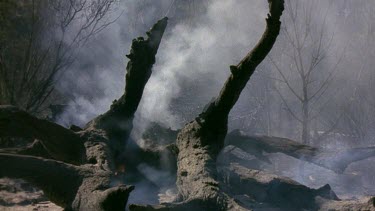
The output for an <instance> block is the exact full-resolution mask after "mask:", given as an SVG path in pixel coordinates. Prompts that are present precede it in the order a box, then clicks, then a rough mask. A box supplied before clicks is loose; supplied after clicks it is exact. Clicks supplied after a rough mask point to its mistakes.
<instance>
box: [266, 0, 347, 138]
mask: <svg viewBox="0 0 375 211" xmlns="http://www.w3.org/2000/svg"><path fill="white" fill-rule="evenodd" d="M316 2H317V1H286V3H285V5H286V7H285V10H286V17H285V22H286V23H287V24H285V25H284V27H283V28H282V34H281V35H282V36H281V39H283V41H284V42H283V43H284V44H285V45H286V46H283V47H282V49H281V50H282V51H283V53H282V56H281V57H278V58H281V59H278V60H276V59H275V58H273V57H271V56H270V57H269V61H270V62H271V64H272V65H273V67H274V69H275V70H276V71H277V73H278V74H279V76H280V78H279V79H277V80H276V82H277V83H279V84H280V85H282V86H283V87H285V88H286V90H287V92H288V93H290V94H291V95H292V96H293V98H294V100H293V101H294V102H298V103H297V104H298V106H296V105H292V102H291V100H290V99H291V98H288V95H286V93H284V92H282V90H283V89H281V90H280V89H279V88H276V87H275V90H276V92H277V93H278V95H279V96H280V98H281V100H282V102H283V104H284V105H285V108H286V110H287V111H288V112H289V113H290V115H291V116H292V117H293V118H294V119H295V120H296V121H297V122H298V123H299V124H300V125H301V128H302V132H301V140H302V142H303V143H305V144H307V143H309V141H310V139H311V137H310V129H311V124H312V121H313V120H315V119H316V118H317V117H319V115H321V112H322V109H324V106H326V104H327V103H328V102H329V100H330V99H329V98H328V100H327V99H325V98H327V97H325V98H324V96H325V95H327V91H328V90H329V88H330V86H331V84H332V80H333V78H334V76H335V73H336V71H337V70H338V64H339V63H340V60H341V58H339V59H338V60H337V61H336V62H335V63H334V64H333V65H330V66H329V67H327V65H329V64H327V63H324V62H325V60H327V59H328V57H329V56H330V55H329V53H330V51H331V48H332V38H333V34H330V33H329V32H328V30H327V22H326V21H327V18H326V15H327V12H328V11H325V12H323V13H322V12H320V11H317V10H318V7H317V5H316ZM318 15H323V18H322V22H317V21H315V20H314V18H317V17H318ZM332 128H333V126H332V127H331V128H330V129H329V130H332Z"/></svg>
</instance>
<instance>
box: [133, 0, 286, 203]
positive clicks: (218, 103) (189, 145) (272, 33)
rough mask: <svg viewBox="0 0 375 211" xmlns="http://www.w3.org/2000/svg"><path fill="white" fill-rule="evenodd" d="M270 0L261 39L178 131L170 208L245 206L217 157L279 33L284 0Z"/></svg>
mask: <svg viewBox="0 0 375 211" xmlns="http://www.w3.org/2000/svg"><path fill="white" fill-rule="evenodd" d="M268 3H269V9H270V11H269V14H268V17H267V18H266V23H267V26H266V30H265V32H264V34H263V37H262V38H261V40H260V41H259V42H258V44H257V45H256V46H255V47H254V49H253V50H252V51H251V52H250V53H249V54H248V55H247V56H246V57H245V58H244V59H243V60H242V61H241V62H240V63H239V64H238V65H237V66H231V68H230V69H231V72H232V74H231V75H230V76H229V78H228V79H227V81H226V82H225V84H224V87H223V88H222V90H221V92H220V94H219V96H218V97H217V98H216V99H215V100H214V101H213V102H212V103H210V105H209V106H208V108H207V110H206V111H204V112H203V113H202V114H200V115H199V117H197V118H196V119H195V120H194V121H192V122H190V123H188V124H187V125H185V127H184V128H183V129H182V130H181V131H180V133H179V134H178V137H177V141H176V146H177V148H178V156H177V167H178V169H177V182H176V184H177V188H178V191H179V197H178V198H179V200H180V202H179V203H176V204H173V205H169V207H170V208H171V209H174V210H193V209H199V210H244V208H242V207H241V206H239V205H238V204H237V203H236V202H235V201H234V200H233V199H232V198H231V197H230V196H229V195H227V194H226V193H224V192H223V191H222V190H220V187H219V182H218V175H217V170H216V158H217V156H218V154H219V152H220V150H221V149H222V148H223V146H224V139H225V136H226V133H227V122H228V115H229V112H230V110H231V109H232V107H233V106H234V104H235V103H236V102H237V100H238V98H239V96H240V94H241V92H242V90H243V88H244V87H245V85H246V83H247V82H248V80H249V79H250V76H251V75H252V74H253V73H254V71H255V68H256V67H257V66H258V65H259V64H260V63H261V62H262V61H263V59H264V58H265V57H266V55H267V54H268V53H269V52H270V50H271V48H272V46H273V44H274V43H275V41H276V38H277V36H278V34H279V31H280V25H281V22H280V16H281V14H282V12H283V10H284V1H283V0H269V1H268ZM143 208H144V207H143ZM131 209H133V210H139V209H142V206H137V205H133V206H131ZM147 209H150V208H147ZM147 209H145V210H147ZM155 209H156V208H155Z"/></svg>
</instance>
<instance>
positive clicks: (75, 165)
mask: <svg viewBox="0 0 375 211" xmlns="http://www.w3.org/2000/svg"><path fill="white" fill-rule="evenodd" d="M166 25H167V18H163V19H161V20H160V21H158V22H157V23H156V24H155V25H154V26H153V27H152V28H151V30H150V31H148V32H147V36H148V37H147V39H144V38H142V37H139V38H137V39H135V40H133V42H132V48H131V51H130V54H129V56H128V57H129V59H130V61H129V63H128V65H127V74H126V87H125V93H124V95H123V96H122V97H121V98H120V99H119V100H118V101H115V102H114V103H113V104H112V106H111V108H110V109H109V111H108V112H106V113H105V114H103V115H101V116H99V117H97V118H95V119H94V120H92V121H91V122H90V123H89V124H88V126H87V127H86V128H85V129H84V130H76V131H77V132H73V131H72V130H69V129H66V128H64V127H62V126H59V125H57V124H55V123H52V122H48V121H46V120H41V119H38V118H36V117H33V116H31V115H29V114H27V113H26V112H24V111H22V110H19V109H17V108H16V107H13V106H0V138H13V139H14V138H15V139H17V138H25V139H29V140H31V141H34V140H36V141H35V142H33V144H31V145H29V146H25V147H22V148H18V149H17V148H8V149H4V148H3V149H1V150H0V165H1V167H2V168H1V169H0V177H10V178H19V179H24V180H26V181H28V182H30V183H32V184H33V185H35V186H37V187H38V188H40V189H41V190H43V192H44V193H45V194H46V196H47V197H48V199H49V200H51V201H52V202H54V203H55V204H57V205H59V206H62V207H63V208H64V209H65V210H83V211H86V210H90V211H117V210H121V211H122V210H124V209H125V205H126V203H127V199H128V196H129V193H130V192H131V191H132V190H133V188H134V187H133V186H129V185H123V184H122V181H121V178H122V177H121V175H122V174H123V173H124V172H123V171H122V170H123V169H119V168H118V167H119V166H121V165H122V163H121V161H122V160H121V159H119V158H120V156H121V155H122V154H123V153H124V150H125V147H124V146H125V144H126V139H127V137H128V136H129V134H130V131H131V129H132V127H131V125H132V120H133V116H134V113H135V111H136V109H137V107H138V104H139V101H140V98H141V96H142V93H143V88H144V86H145V84H146V83H147V81H148V79H149V77H150V74H151V67H152V65H153V64H154V63H155V55H156V53H157V49H158V47H159V44H160V41H161V38H162V36H163V33H164V30H165V28H166ZM119 178H120V179H119Z"/></svg>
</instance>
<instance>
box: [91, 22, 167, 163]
mask: <svg viewBox="0 0 375 211" xmlns="http://www.w3.org/2000/svg"><path fill="white" fill-rule="evenodd" d="M167 20H168V19H167V18H163V19H161V20H159V21H158V22H157V23H156V24H155V25H154V26H153V27H152V28H151V29H150V31H148V32H147V36H148V38H147V39H144V38H143V37H138V38H137V39H134V40H133V42H132V46H131V50H130V53H129V55H127V57H128V58H129V59H130V60H129V62H128V64H127V66H126V70H127V73H126V76H125V83H126V84H125V92H124V94H123V95H122V96H121V97H120V98H119V99H118V100H115V101H114V102H113V103H112V105H111V108H110V109H109V110H108V111H107V112H106V113H104V114H102V115H100V116H98V117H97V118H95V119H94V120H92V121H91V122H90V123H89V124H88V125H87V128H90V127H92V128H95V129H102V130H104V131H105V132H106V133H107V135H108V136H109V138H110V139H111V147H112V150H113V151H114V153H115V156H116V157H119V156H121V153H122V152H123V151H124V148H125V145H126V141H127V139H128V137H129V135H130V132H131V130H132V128H133V118H134V113H135V112H136V110H137V108H138V105H139V102H140V101H141V98H142V94H143V90H144V87H145V85H146V83H147V81H148V79H149V78H150V76H151V73H152V66H153V65H154V63H155V55H156V53H157V51H158V48H159V45H160V42H161V38H162V37H163V34H164V31H165V28H166V26H167Z"/></svg>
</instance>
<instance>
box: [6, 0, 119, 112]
mask: <svg viewBox="0 0 375 211" xmlns="http://www.w3.org/2000/svg"><path fill="white" fill-rule="evenodd" d="M115 2H116V0H68V1H65V0H57V1H54V0H22V1H17V2H16V3H15V2H12V1H9V2H7V1H5V2H4V3H3V4H4V5H3V6H4V7H3V8H4V10H8V11H7V12H8V13H9V14H8V15H7V17H5V18H3V19H2V22H3V23H4V24H7V26H8V27H5V28H4V29H3V30H2V33H4V34H6V33H8V34H6V36H3V37H1V39H2V40H1V47H0V104H12V105H16V106H18V107H21V108H23V109H25V110H26V111H28V112H30V113H34V114H36V113H38V112H40V111H42V110H43V109H44V108H45V106H46V102H47V101H48V99H49V98H50V97H51V94H52V93H53V91H54V83H55V81H56V80H57V79H58V78H59V77H60V74H62V73H63V72H64V70H66V69H67V68H68V67H69V65H70V64H71V63H72V62H73V61H74V59H75V55H76V53H77V51H78V50H79V48H80V47H81V46H83V45H84V44H85V43H86V42H87V41H88V40H89V39H90V38H91V37H92V36H94V35H95V34H97V33H99V32H100V31H101V30H103V29H104V28H105V27H106V26H108V25H109V24H111V23H112V22H113V21H114V20H115V19H116V18H113V17H111V16H110V15H109V13H110V12H111V11H112V9H111V8H112V5H113V4H115ZM5 12H6V11H5ZM11 32H14V33H13V34H12V33H11ZM15 35H16V36H15Z"/></svg>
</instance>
